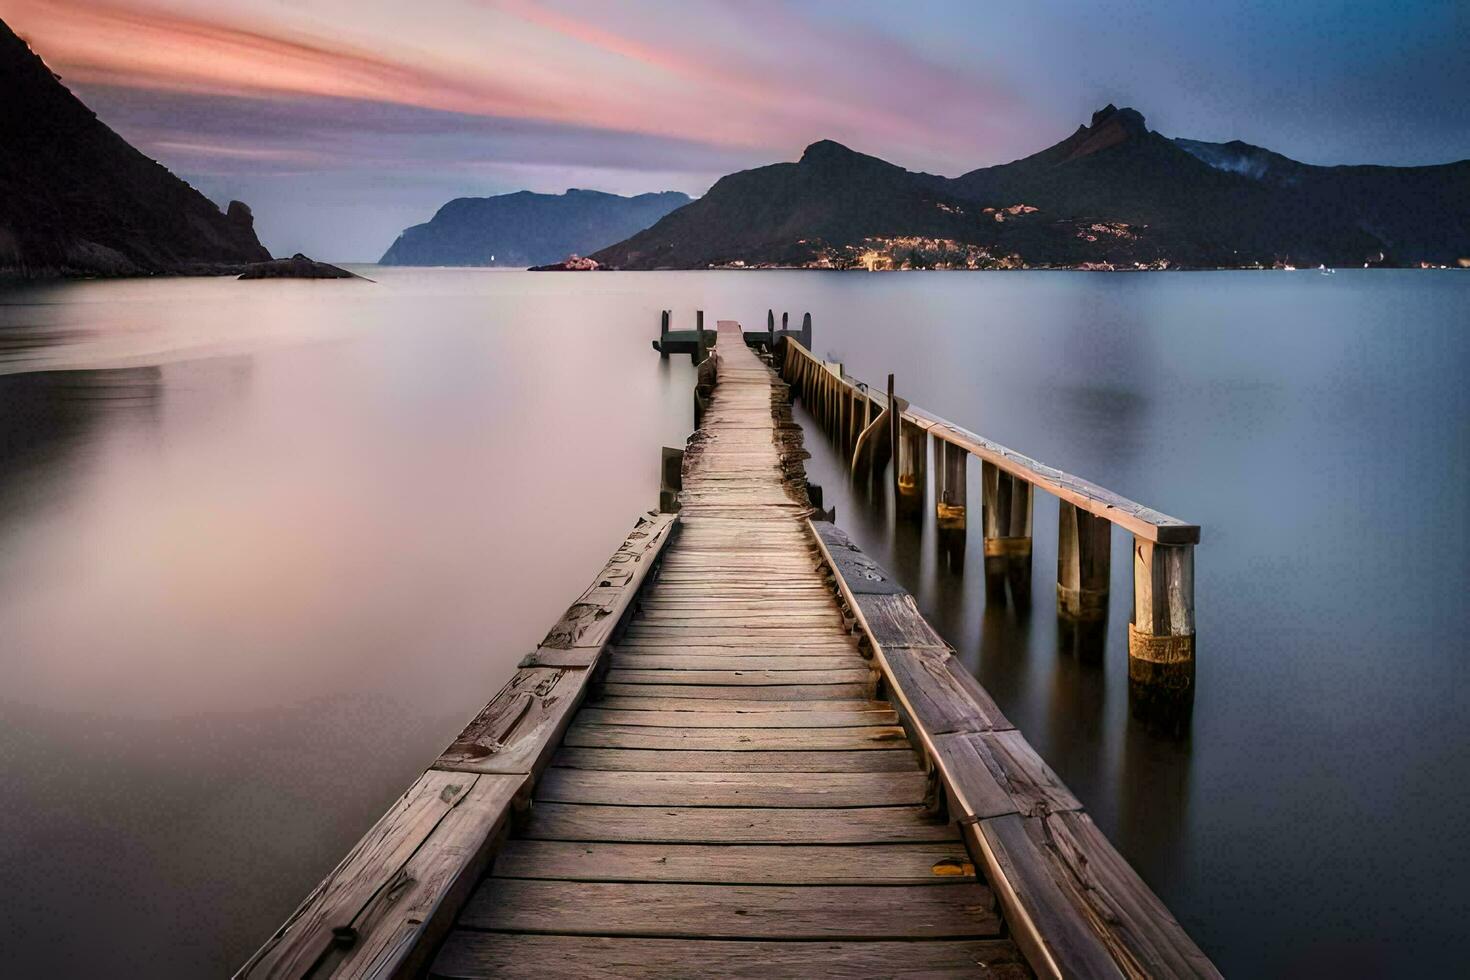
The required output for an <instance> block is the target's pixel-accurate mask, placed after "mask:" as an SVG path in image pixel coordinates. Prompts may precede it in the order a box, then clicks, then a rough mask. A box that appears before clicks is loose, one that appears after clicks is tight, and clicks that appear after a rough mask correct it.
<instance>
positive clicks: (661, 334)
mask: <svg viewBox="0 0 1470 980" xmlns="http://www.w3.org/2000/svg"><path fill="white" fill-rule="evenodd" d="M668 343H669V311H668V310H663V311H662V312H660V313H659V317H658V356H659V357H661V358H663V359H664V360H666V361H667V360H668V359H669V348H668Z"/></svg>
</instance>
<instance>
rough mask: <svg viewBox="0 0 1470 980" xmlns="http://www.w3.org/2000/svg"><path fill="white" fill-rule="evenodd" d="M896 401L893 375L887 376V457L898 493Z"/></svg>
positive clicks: (897, 414)
mask: <svg viewBox="0 0 1470 980" xmlns="http://www.w3.org/2000/svg"><path fill="white" fill-rule="evenodd" d="M897 409H898V402H897V401H896V400H895V399H894V395H893V375H891V374H890V375H889V376H888V458H889V459H891V460H893V492H894V495H895V496H897V494H898V420H899V418H900V414H899V412H898V410H897Z"/></svg>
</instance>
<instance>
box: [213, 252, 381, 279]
mask: <svg viewBox="0 0 1470 980" xmlns="http://www.w3.org/2000/svg"><path fill="white" fill-rule="evenodd" d="M240 278H241V279H361V278H362V277H361V276H359V275H356V274H355V273H351V272H348V271H347V270H346V269H339V268H338V267H337V266H335V265H328V264H327V263H325V262H318V261H316V260H315V259H309V258H307V257H306V256H304V255H302V254H301V253H300V252H297V253H296V254H295V255H293V256H291V257H290V258H289V259H271V260H270V261H269V262H256V263H254V264H252V265H250V266H247V267H246V269H245V271H244V272H242V273H240Z"/></svg>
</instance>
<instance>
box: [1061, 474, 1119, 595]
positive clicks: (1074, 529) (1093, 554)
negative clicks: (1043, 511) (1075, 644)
mask: <svg viewBox="0 0 1470 980" xmlns="http://www.w3.org/2000/svg"><path fill="white" fill-rule="evenodd" d="M1058 514H1059V516H1058V519H1057V615H1058V616H1060V617H1062V618H1063V619H1066V620H1069V621H1071V622H1076V623H1096V622H1101V621H1102V620H1104V619H1106V618H1107V615H1108V576H1109V571H1110V566H1111V564H1112V553H1111V552H1112V524H1110V523H1109V522H1108V521H1107V520H1106V519H1105V518H1101V517H1097V516H1095V515H1093V514H1089V513H1088V512H1087V511H1085V510H1079V509H1078V508H1077V507H1076V505H1074V504H1072V503H1071V502H1070V501H1066V500H1063V501H1060V508H1059V511H1058Z"/></svg>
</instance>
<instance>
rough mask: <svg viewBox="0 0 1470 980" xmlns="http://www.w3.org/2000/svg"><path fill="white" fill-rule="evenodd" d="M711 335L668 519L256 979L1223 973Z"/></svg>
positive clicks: (734, 333)
mask: <svg viewBox="0 0 1470 980" xmlns="http://www.w3.org/2000/svg"><path fill="white" fill-rule="evenodd" d="M718 330H719V333H718V343H717V344H716V346H715V353H714V357H713V358H712V359H711V361H710V362H709V363H710V365H711V366H712V369H711V370H709V371H708V374H709V375H713V377H708V376H707V377H706V379H705V385H706V386H707V388H708V394H707V397H705V398H704V405H703V410H702V413H701V424H700V426H699V429H698V430H697V431H696V432H695V434H694V435H693V436H692V437H691V439H690V444H689V447H688V449H687V450H686V452H685V454H684V458H683V466H682V471H681V473H680V477H681V480H680V482H681V486H680V488H679V489H678V491H677V503H678V508H679V510H678V513H677V515H673V514H651V515H649V516H648V517H646V518H643V519H641V520H640V521H639V524H638V526H637V527H636V528H635V529H634V531H633V532H632V534H630V536H629V538H628V539H627V541H626V542H625V543H624V545H623V546H622V547H621V548H620V549H619V550H618V552H617V553H616V554H615V555H614V556H613V558H612V559H611V560H610V561H609V562H608V564H607V565H606V567H605V568H604V569H603V570H602V572H601V574H599V575H598V576H597V578H596V579H595V580H594V582H593V584H592V585H591V587H589V588H588V589H587V590H586V592H585V593H584V594H583V595H582V596H581V597H580V598H579V599H578V601H577V602H575V603H574V604H573V605H572V606H571V607H570V608H569V609H568V611H567V613H566V615H565V616H563V618H562V619H561V620H560V621H559V622H558V623H557V624H556V625H555V626H554V627H553V628H552V630H551V631H550V632H549V633H548V634H547V636H546V638H545V640H543V642H542V644H541V645H540V646H539V647H537V649H536V650H535V651H534V652H532V653H531V654H529V655H528V656H527V657H526V658H525V660H524V661H522V664H521V666H520V668H519V669H518V670H517V671H516V673H515V674H514V676H513V677H512V678H511V679H510V681H509V682H508V683H507V684H506V686H505V687H504V688H503V689H502V690H501V691H500V692H499V693H498V694H497V695H496V696H495V698H494V699H493V700H492V701H491V702H490V704H489V705H487V706H486V708H485V709H484V711H482V712H481V713H480V715H479V716H478V717H477V718H475V719H474V720H473V721H472V722H471V723H470V724H469V726H468V727H467V728H466V729H465V731H464V732H463V733H462V734H461V735H460V737H459V738H458V739H456V740H455V742H454V743H453V744H452V745H450V746H449V748H448V749H447V750H446V751H445V752H444V753H443V754H442V755H441V756H440V758H439V759H438V760H436V761H435V762H434V764H433V765H432V766H431V767H430V768H429V769H428V770H427V771H426V772H425V773H424V774H423V775H422V776H421V777H420V778H419V779H418V781H417V782H416V783H415V784H414V785H413V786H412V787H411V788H410V789H409V791H408V792H407V793H405V794H404V796H403V797H402V798H401V799H400V800H399V801H398V803H397V804H395V805H394V806H393V807H392V808H391V809H390V810H389V812H388V813H387V814H385V815H384V816H383V817H382V819H380V820H379V821H378V823H377V824H376V825H375V826H374V827H373V828H372V829H371V830H370V831H369V832H368V833H367V835H366V836H365V837H364V838H363V839H362V841H361V842H359V844H358V845H357V846H356V847H355V848H354V849H353V850H352V851H351V852H350V853H349V854H348V856H347V857H346V858H345V859H344V860H343V861H342V863H341V864H340V865H339V866H338V867H337V868H336V869H335V870H334V871H333V872H332V874H331V875H329V876H328V877H327V879H326V880H325V881H323V882H322V884H321V885H320V886H318V888H317V889H316V890H315V891H314V892H313V893H312V894H311V895H309V896H308V897H307V898H306V900H305V901H304V902H303V903H302V904H301V906H300V907H299V908H298V909H297V911H296V912H295V914H293V915H292V916H291V917H290V919H288V920H287V922H286V923H285V924H284V925H283V926H282V927H281V929H280V930H278V931H277V933H276V934H275V935H274V936H272V937H271V938H270V939H269V941H267V942H266V944H265V945H264V946H263V947H262V948H261V949H260V951H259V952H257V953H256V954H255V956H253V957H252V958H251V959H250V960H249V962H247V963H246V964H245V965H244V966H243V967H242V968H241V970H240V971H239V973H238V974H237V976H238V977H241V978H262V977H327V976H332V977H368V976H371V977H418V976H432V977H444V978H471V977H533V976H534V977H657V976H667V977H723V976H759V977H762V978H767V977H818V976H843V977H857V976H863V977H867V976H875V977H890V976H891V977H905V976H907V977H917V976H925V977H930V976H951V975H952V976H982V977H984V976H989V977H1024V976H1031V975H1033V974H1035V975H1041V976H1048V977H1120V976H1127V977H1145V976H1148V977H1161V976H1217V974H1216V972H1215V970H1214V968H1213V967H1212V965H1211V964H1210V962H1209V960H1208V959H1207V958H1206V957H1205V956H1204V955H1203V954H1202V953H1201V952H1200V951H1199V949H1198V948H1197V947H1196V946H1195V945H1194V944H1193V943H1192V942H1191V941H1190V939H1189V938H1188V936H1187V935H1186V934H1185V932H1184V930H1183V929H1182V928H1181V927H1180V926H1179V925H1178V923H1177V922H1176V921H1175V920H1174V919H1173V917H1172V916H1170V914H1169V913H1168V911H1167V910H1166V909H1165V908H1164V907H1163V906H1162V904H1161V903H1160V902H1159V901H1158V899H1157V898H1156V897H1155V896H1154V895H1153V893H1152V892H1150V891H1149V889H1148V888H1147V886H1146V885H1145V884H1144V883H1143V882H1142V881H1141V880H1140V879H1139V878H1138V876H1137V875H1136V874H1135V873H1134V872H1133V870H1132V869H1131V868H1130V867H1129V866H1128V864H1127V862H1126V861H1124V860H1123V859H1122V858H1121V857H1120V856H1119V855H1118V854H1117V852H1116V851H1114V850H1113V848H1112V846H1111V845H1110V844H1109V843H1108V842H1107V840H1106V839H1105V838H1103V836H1102V835H1101V834H1100V833H1099V832H1098V830H1097V828H1096V827H1095V826H1094V825H1093V823H1092V821H1091V820H1090V819H1089V818H1088V817H1087V815H1086V814H1085V812H1083V808H1082V806H1081V804H1080V803H1079V802H1078V801H1077V800H1076V798H1075V797H1073V796H1072V794H1071V793H1070V792H1068V791H1067V789H1066V788H1065V787H1064V786H1063V785H1061V783H1060V781H1059V780H1058V779H1057V777H1056V776H1055V774H1054V773H1052V771H1051V770H1050V769H1049V768H1048V767H1047V766H1046V764H1045V763H1044V762H1043V761H1042V760H1041V759H1040V758H1039V757H1038V756H1037V755H1036V753H1035V752H1034V751H1032V750H1031V748H1030V746H1029V745H1028V744H1027V743H1026V741H1025V739H1024V737H1022V735H1021V733H1019V732H1017V731H1016V730H1015V729H1014V728H1013V727H1012V726H1011V725H1010V724H1009V723H1008V722H1007V721H1006V720H1005V718H1004V717H1003V716H1002V715H1001V713H1000V711H999V710H998V709H997V708H996V707H995V705H994V704H993V703H992V701H991V700H990V698H989V697H988V696H987V695H986V693H985V692H984V690H983V689H981V687H980V686H979V684H978V683H976V681H975V680H974V679H973V677H971V676H970V675H969V674H968V673H966V672H965V671H964V669H963V668H962V667H961V666H960V665H959V663H958V662H957V661H956V660H955V659H954V658H953V656H952V655H951V651H950V650H949V649H948V647H947V646H946V645H945V644H944V642H943V641H942V640H941V639H940V638H939V636H938V635H937V634H935V633H934V631H933V630H932V629H931V628H930V627H929V626H928V624H927V623H925V622H924V620H923V618H922V617H921V616H920V615H919V613H918V610H917V607H916V606H915V605H914V602H913V599H912V597H911V596H909V595H908V594H907V593H906V592H905V591H904V590H903V589H902V587H901V586H899V585H898V584H897V583H896V582H894V581H893V579H892V578H891V577H890V576H888V575H887V574H886V573H885V572H884V571H883V570H882V569H881V568H879V567H878V566H877V565H875V564H874V563H873V562H872V561H871V560H869V559H867V557H866V556H864V555H863V554H862V553H861V552H860V551H858V550H857V549H856V548H855V547H854V546H853V545H852V543H851V542H850V541H849V540H848V539H847V538H846V536H845V535H843V534H842V533H841V531H839V530H838V529H837V528H836V527H835V526H833V525H832V524H830V523H827V522H823V521H813V520H812V519H811V518H812V513H813V510H812V507H811V505H810V502H809V500H808V497H807V492H806V480H805V474H804V470H803V467H802V460H803V458H804V457H805V455H806V454H805V452H804V450H803V449H802V433H801V429H800V428H799V427H798V426H796V425H795V424H794V423H793V422H792V421H791V407H790V398H789V392H788V389H787V385H786V384H785V383H784V382H783V381H782V380H781V379H780V377H778V375H777V374H776V373H775V371H774V370H773V369H772V368H771V367H770V366H769V365H768V363H766V361H765V360H763V359H762V358H760V357H758V356H757V354H756V353H755V352H753V351H752V350H751V349H750V347H749V346H747V344H746V343H745V342H744V340H745V337H744V336H743V335H742V332H741V330H740V327H739V325H738V324H734V323H730V322H728V321H722V322H720V324H719V327H718ZM788 339H789V338H788ZM785 343H786V341H783V344H785ZM794 349H795V348H792V350H794ZM789 363H792V362H790V361H788V364H789Z"/></svg>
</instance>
